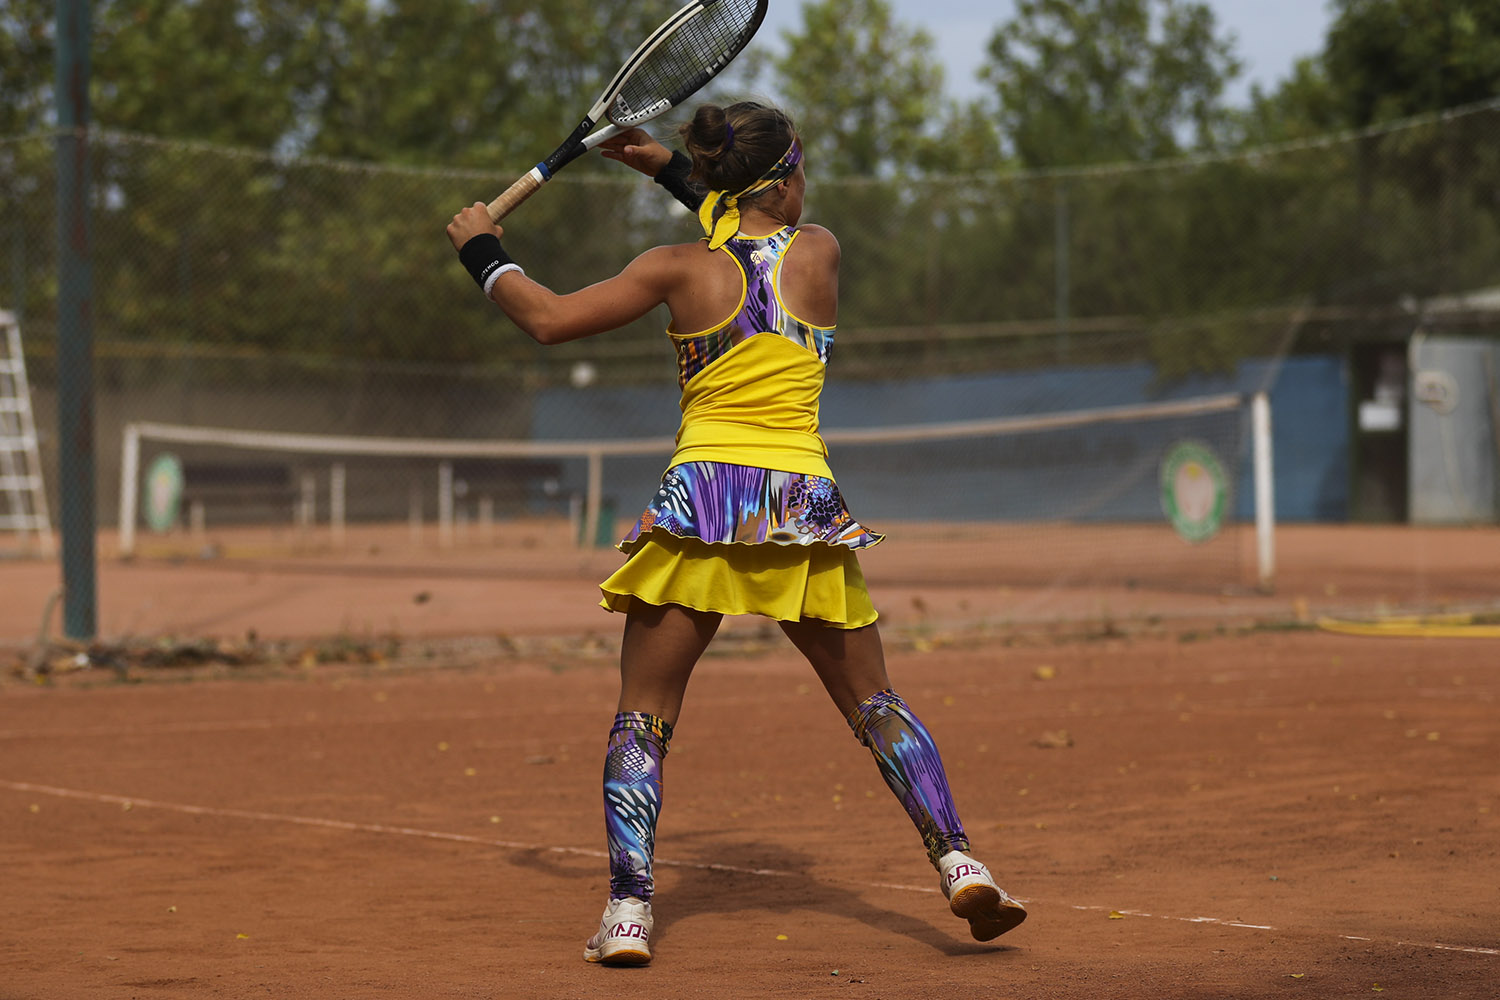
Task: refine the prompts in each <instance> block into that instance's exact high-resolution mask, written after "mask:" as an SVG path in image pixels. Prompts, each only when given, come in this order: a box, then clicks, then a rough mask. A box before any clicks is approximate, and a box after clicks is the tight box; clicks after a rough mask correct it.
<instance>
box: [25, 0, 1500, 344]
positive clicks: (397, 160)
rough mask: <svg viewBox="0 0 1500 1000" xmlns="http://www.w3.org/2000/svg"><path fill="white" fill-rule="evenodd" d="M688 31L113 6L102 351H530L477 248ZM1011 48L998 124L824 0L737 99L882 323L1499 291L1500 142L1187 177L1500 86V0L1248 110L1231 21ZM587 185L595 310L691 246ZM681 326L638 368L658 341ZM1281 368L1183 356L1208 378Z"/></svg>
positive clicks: (1131, 26) (1101, 7) (1198, 16)
mask: <svg viewBox="0 0 1500 1000" xmlns="http://www.w3.org/2000/svg"><path fill="white" fill-rule="evenodd" d="M788 2H790V0H788ZM673 6H675V0H660V2H653V3H649V4H599V3H597V2H595V0H551V2H549V3H541V2H537V0H328V2H315V0H194V2H191V3H184V2H180V0H132V2H130V3H125V2H123V0H94V3H93V12H94V33H93V45H94V47H93V53H92V63H93V79H94V87H95V92H94V101H93V106H94V120H95V122H96V124H97V125H99V126H100V127H101V128H102V129H103V130H104V133H103V134H102V135H101V139H100V141H99V142H97V143H96V144H95V163H96V186H97V187H96V189H97V191H98V201H97V204H98V207H97V209H96V220H97V223H98V225H97V239H98V245H97V250H98V256H97V260H96V267H95V281H96V287H97V299H98V303H99V308H98V317H99V327H98V330H99V337H100V338H101V339H102V340H112V341H116V342H127V343H134V342H145V341H150V342H183V341H192V342H195V343H205V342H206V343H210V344H214V345H218V346H219V347H221V348H223V349H229V348H234V349H237V350H238V349H251V350H261V351H266V352H272V351H281V352H284V351H291V352H297V353H301V354H314V355H319V356H332V357H348V358H359V359H370V358H379V359H389V360H423V361H449V362H459V363H464V364H472V363H475V362H479V361H486V360H490V361H493V360H494V359H496V358H498V357H501V356H502V355H503V354H504V353H505V352H514V351H517V350H520V349H521V348H518V347H516V346H515V345H514V343H513V340H512V338H508V337H506V336H505V335H504V333H503V331H502V330H501V329H500V328H499V327H497V325H496V324H495V323H494V319H493V316H492V315H490V314H489V313H488V312H486V310H485V307H484V304H483V303H482V302H479V301H474V302H470V303H468V304H467V305H465V304H459V305H456V306H455V305H453V304H452V302H453V299H454V297H455V296H468V297H470V298H472V288H467V289H466V288H465V287H464V283H465V281H466V280H467V279H466V278H464V276H463V275H462V273H461V272H459V271H458V270H457V269H456V268H455V267H453V266H452V261H451V253H450V251H449V249H448V247H447V243H446V239H445V238H444V237H443V234H442V225H443V223H444V222H445V221H446V220H447V218H448V216H449V215H451V213H452V212H453V211H454V210H455V209H456V208H457V207H458V206H460V205H462V204H466V203H469V202H472V201H474V200H476V199H480V198H489V197H493V196H494V195H495V194H497V193H498V191H499V190H500V189H501V188H502V187H503V186H504V185H505V184H508V183H509V182H510V180H511V179H513V178H514V176H515V175H517V174H518V173H520V172H521V171H523V170H524V169H525V168H526V167H527V166H528V165H530V164H531V163H533V162H535V160H536V159H537V158H539V157H540V156H542V155H544V154H545V153H546V152H547V151H549V150H550V148H551V146H552V144H553V143H555V142H556V140H557V137H558V136H560V135H561V134H563V133H564V132H565V131H566V130H567V129H568V128H569V127H571V126H572V125H573V124H574V123H575V121H576V116H577V115H578V114H579V113H580V112H581V111H582V110H583V108H584V107H586V105H587V104H588V102H589V101H590V100H591V99H592V98H593V97H594V96H595V93H596V91H597V90H598V88H599V87H600V86H601V84H602V82H603V80H604V78H605V77H606V76H607V75H608V74H610V73H611V72H613V70H614V69H615V68H616V66H617V65H618V62H619V60H620V59H621V58H622V57H623V55H624V54H625V53H624V50H625V49H628V48H629V47H630V45H631V44H632V43H633V42H634V40H635V39H636V38H638V37H640V35H641V34H642V33H643V32H644V31H646V30H648V29H649V28H650V27H652V26H654V25H655V24H656V23H658V22H659V21H660V19H661V18H662V17H663V16H664V15H665V13H667V12H668V11H670V10H671V9H672V7H673ZM52 17H53V11H52V5H51V4H50V3H45V2H43V0H10V2H9V3H7V4H5V5H4V6H3V7H0V199H3V200H4V204H5V207H6V212H5V213H4V216H3V217H0V288H3V289H5V290H6V291H5V294H4V295H3V296H0V298H3V299H4V300H6V301H8V302H17V301H24V302H25V305H26V310H27V315H28V321H29V327H30V329H32V330H33V331H36V330H38V329H39V328H42V327H44V326H45V322H46V310H47V309H48V308H49V302H50V298H51V296H52V295H53V288H52V285H51V284H50V282H51V281H52V278H51V276H50V271H49V254H50V245H51V241H52V240H53V239H55V236H54V228H55V222H54V221H53V220H52V218H51V216H50V208H49V205H50V202H49V201H48V199H49V198H50V183H51V181H50V173H49V171H50V170H51V164H52V158H51V153H50V145H49V143H48V141H47V140H46V139H44V138H36V139H32V140H30V141H19V140H17V139H15V138H14V137H15V136H17V135H23V134H26V133H31V134H33V135H37V134H40V133H42V132H43V131H44V130H45V129H46V128H47V127H48V126H49V123H50V121H51V120H52V119H51V87H52V82H51V81H52V66H51V60H52V42H51V33H52ZM996 20H997V23H996V24H995V27H994V32H993V35H992V38H991V42H990V48H989V53H990V55H989V59H988V61H987V62H986V64H985V67H984V70H983V73H984V79H985V80H986V81H987V89H986V91H985V93H984V95H983V96H982V98H981V99H980V100H978V101H975V102H972V103H969V104H967V105H964V106H960V105H959V104H958V103H957V102H954V101H952V100H950V99H948V98H946V97H945V96H944V93H943V71H942V67H941V66H940V64H939V61H938V56H937V54H936V51H935V47H934V43H933V40H932V38H931V37H930V36H929V35H927V34H926V33H925V32H924V31H921V30H919V29H917V28H915V27H913V26H910V25H906V24H903V23H901V22H900V21H898V20H897V19H896V18H895V17H894V15H893V14H892V9H891V6H890V4H889V3H888V2H887V0H810V2H809V3H807V4H806V5H805V7H804V8H803V10H802V18H801V21H800V23H799V24H798V25H797V26H796V27H795V28H794V29H793V30H790V31H787V32H786V33H785V37H784V38H783V39H781V43H782V44H781V46H780V48H779V50H778V51H777V52H776V53H775V54H771V50H770V48H769V47H765V46H764V45H763V43H764V42H766V41H769V39H762V40H761V41H760V43H758V44H762V46H763V47H762V50H761V54H760V55H759V57H757V55H756V52H755V50H754V49H752V50H751V52H749V53H747V54H746V56H745V57H743V58H744V65H743V67H741V69H744V68H750V69H757V70H758V72H756V73H754V74H752V79H751V83H752V85H751V86H750V87H749V88H745V87H741V86H737V85H736V84H735V83H734V82H732V81H723V82H720V83H717V84H716V86H715V91H714V93H715V94H716V95H722V96H724V97H737V96H740V95H742V94H743V93H744V92H745V91H746V90H747V89H748V90H749V91H750V92H751V93H756V92H770V93H772V94H774V95H776V96H777V97H778V98H779V99H781V100H782V101H784V103H786V104H787V105H788V107H789V109H790V110H791V111H792V112H793V113H794V114H795V115H796V117H797V119H798V121H799V123H800V124H801V125H802V127H803V129H804V132H805V134H806V135H805V137H806V140H807V143H808V146H809V171H810V174H811V176H812V178H813V179H814V184H813V187H812V189H811V194H810V196H809V218H810V219H812V220H815V221H818V222H823V223H826V224H828V225H829V226H831V227H832V228H833V229H834V230H835V231H836V232H837V233H838V234H839V237H840V239H841V241H842V242H843V244H844V248H845V259H846V261H847V262H848V266H847V267H846V271H845V275H844V285H845V302H846V303H847V306H846V309H845V317H846V319H845V321H846V322H847V323H850V324H852V325H858V326H883V327H887V328H889V329H890V331H891V332H888V333H887V334H885V335H883V336H888V337H889V338H890V339H891V340H892V341H893V342H895V341H896V340H898V338H900V337H902V336H905V335H906V334H905V333H900V332H894V331H910V330H917V331H924V334H923V335H926V333H927V332H930V333H931V335H932V336H934V337H936V336H937V335H938V331H940V330H953V329H960V328H962V329H968V328H970V327H974V328H977V327H980V326H983V325H985V324H991V325H993V324H995V323H997V322H1012V323H1030V324H1033V325H1034V327H1035V328H1036V329H1038V330H1041V331H1046V332H1049V333H1050V332H1052V331H1055V330H1059V329H1083V328H1084V327H1088V326H1090V324H1093V325H1094V326H1095V327H1097V326H1098V324H1100V323H1103V322H1105V318H1108V317H1117V318H1123V319H1121V322H1129V323H1135V324H1136V326H1137V328H1138V327H1139V324H1140V322H1141V321H1142V319H1145V320H1147V321H1149V322H1151V323H1155V324H1156V325H1157V326H1160V327H1162V328H1165V327H1167V326H1171V325H1172V324H1174V323H1175V324H1177V326H1178V327H1181V325H1182V324H1181V320H1182V318H1183V317H1193V316H1203V315H1218V314H1241V313H1246V312H1247V311H1250V310H1254V309H1256V308H1260V307H1263V306H1267V305H1277V304H1284V303H1287V302H1292V301H1301V300H1302V299H1304V298H1305V297H1308V296H1313V297H1320V296H1321V297H1323V298H1324V299H1327V300H1333V299H1338V298H1340V296H1344V295H1346V294H1347V293H1346V292H1345V291H1339V290H1340V289H1348V288H1349V287H1353V286H1358V285H1361V283H1363V285H1364V286H1367V287H1369V288H1373V289H1375V291H1374V292H1372V293H1371V295H1369V296H1365V298H1371V297H1373V298H1380V297H1385V298H1387V299H1389V298H1393V297H1397V296H1399V295H1401V294H1407V293H1411V294H1425V293H1427V292H1429V291H1431V290H1433V289H1436V288H1443V287H1447V286H1449V285H1451V286H1453V287H1472V285H1473V284H1474V283H1475V282H1477V281H1480V280H1483V277H1482V276H1483V275H1484V274H1485V273H1486V268H1487V267H1489V266H1490V265H1492V264H1493V263H1494V255H1493V254H1488V251H1486V250H1485V249H1484V248H1485V247H1487V246H1488V245H1489V244H1487V243H1486V242H1485V241H1486V240H1489V239H1491V237H1492V234H1493V231H1494V229H1495V220H1496V216H1497V214H1500V206H1497V204H1496V200H1495V197H1494V185H1493V182H1492V178H1493V176H1495V174H1496V173H1497V171H1500V163H1497V162H1496V158H1497V153H1496V141H1495V140H1496V137H1495V135H1494V134H1491V133H1490V132H1487V131H1486V129H1492V128H1493V119H1492V118H1482V119H1481V118H1474V119H1465V120H1464V121H1461V122H1460V121H1455V122H1452V123H1449V124H1447V125H1445V126H1443V127H1442V128H1437V127H1434V128H1433V129H1431V130H1428V131H1422V130H1409V131H1407V132H1404V133H1403V134H1402V135H1401V136H1399V137H1393V138H1391V139H1370V140H1366V141H1365V142H1363V143H1360V144H1348V145H1337V146H1319V147H1314V148H1310V149H1308V150H1307V151H1305V152H1301V153H1290V152H1289V153H1284V154H1279V155H1277V156H1272V157H1259V158H1257V157H1250V156H1244V157H1238V158H1235V157H1229V158H1226V159H1222V160H1220V161H1218V162H1214V163H1206V164H1198V165H1193V164H1190V163H1182V162H1175V161H1171V158H1172V157H1176V156H1180V155H1182V154H1187V153H1195V152H1231V153H1232V152H1233V151H1234V150H1235V149H1236V148H1243V147H1247V146H1255V145H1257V144H1260V143H1264V142H1277V141H1282V140H1287V139H1311V138H1313V137H1316V136H1321V135H1324V134H1326V133H1328V132H1330V131H1334V130H1338V129H1344V128H1351V127H1363V126H1367V125H1370V124H1373V123H1378V122H1381V121H1386V120H1389V119H1390V118H1392V117H1399V116H1402V115H1409V114H1413V113H1417V112H1423V111H1431V110H1436V109H1439V108H1445V107H1451V106H1453V105H1455V104H1461V103H1464V102H1470V101H1475V100H1482V99H1484V98H1486V97H1488V96H1493V95H1495V94H1496V93H1500V7H1497V5H1495V4H1493V3H1483V2H1480V0H1454V2H1452V3H1445V4H1443V5H1434V4H1431V3H1428V2H1426V0H1337V4H1336V7H1335V18H1334V23H1333V27H1332V29H1331V30H1330V32H1329V36H1328V39H1327V44H1326V47H1325V50H1324V51H1323V52H1322V53H1320V54H1319V55H1317V56H1315V57H1311V58H1309V59H1307V60H1304V61H1303V62H1302V63H1300V64H1299V65H1298V66H1297V67H1296V69H1295V70H1294V72H1293V73H1292V75H1291V76H1289V78H1288V79H1286V80H1285V81H1282V82H1281V83H1280V84H1279V85H1278V86H1277V87H1276V88H1273V89H1272V90H1270V91H1269V92H1261V91H1257V92H1255V93H1254V95H1253V98H1252V101H1251V105H1250V107H1248V108H1244V109H1235V108H1231V107H1229V106H1227V104H1226V103H1225V98H1224V92H1225V86H1226V84H1227V83H1229V82H1230V81H1231V80H1233V79H1234V77H1235V76H1236V74H1237V73H1238V72H1239V62H1238V59H1237V58H1236V55H1235V50H1234V41H1233V39H1232V38H1231V37H1229V36H1228V35H1226V34H1225V33H1224V32H1223V31H1222V30H1221V28H1220V26H1219V25H1218V24H1217V23H1216V22H1215V20H1214V18H1213V15H1212V13H1211V11H1210V10H1209V8H1208V7H1207V6H1206V5H1205V4H1204V3H1201V2H1194V0H1071V2H1065V0H1018V2H1017V4H1016V5H1015V12H1014V16H1013V17H1011V18H1009V19H1007V20H1004V21H1001V20H1000V16H999V15H998V14H997V15H996ZM622 40H623V41H622ZM670 124H671V123H669V122H668V123H662V124H660V125H658V126H656V131H657V132H658V134H663V135H665V134H666V133H667V132H668V131H669V129H670ZM120 131H126V132H139V133H144V134H145V135H147V136H153V137H160V140H163V141H157V140H156V139H150V140H148V139H139V140H137V139H129V140H127V139H122V138H119V136H118V133H119V132H120ZM194 142H203V143H209V144H212V145H213V147H214V148H212V149H208V148H202V147H201V146H198V145H195V144H194ZM301 154H310V155H311V156H312V157H314V159H312V160H308V159H303V158H299V157H300V156H301ZM318 157H324V158H332V160H333V161H336V162H330V161H329V160H322V159H316V158H318ZM1164 159H1166V160H1167V161H1169V163H1170V165H1166V164H1163V163H1162V161H1163V160H1164ZM1147 163H1151V164H1154V165H1153V166H1152V168H1151V169H1147V170H1142V169H1134V167H1139V166H1142V165H1144V164H1147ZM376 164H378V165H379V168H378V169H377V168H376V167H375V165H376ZM365 165H368V166H369V169H366V166H365ZM561 187H563V188H565V190H561V189H558V190H549V191H548V192H546V193H544V194H542V195H539V196H538V197H537V198H535V199H533V200H532V201H531V202H529V203H528V204H527V206H526V208H525V210H524V212H523V213H518V215H517V216H516V217H515V218H514V220H512V224H511V225H510V226H509V227H508V232H507V245H508V246H511V247H512V249H513V252H515V253H516V254H517V256H518V257H519V256H521V255H523V254H524V257H525V260H526V261H527V266H528V268H529V269H530V270H531V271H532V273H534V274H536V275H537V276H538V277H541V278H543V279H544V280H549V281H551V282H553V283H555V284H556V285H557V286H559V287H562V288H571V287H578V286H579V285H581V284H584V283H586V282H588V281H590V280H593V279H595V278H596V277H598V276H600V275H602V274H605V273H608V272H609V271H610V270H611V269H613V268H616V267H618V266H620V265H622V264H623V263H624V262H625V261H626V260H628V259H629V257H630V256H632V255H633V254H634V253H636V252H638V251H639V250H641V249H642V248H644V247H645V246H647V245H649V244H650V243H653V242H659V241H662V240H670V239H689V238H691V237H692V235H693V229H692V223H691V221H690V220H688V219H686V218H685V217H683V216H680V215H674V214H672V212H671V210H670V208H666V207H664V206H665V205H666V204H667V203H666V201H665V199H664V198H663V197H662V195H661V193H660V192H659V191H657V190H656V189H654V188H653V187H652V186H650V185H649V184H646V183H645V182H643V181H642V180H641V179H640V178H637V177H633V176H631V175H629V174H628V173H625V172H622V171H621V170H620V169H619V168H618V167H616V166H613V165H610V164H607V163H605V162H604V161H603V160H602V159H601V158H598V157H591V158H586V159H585V160H584V161H582V162H580V163H578V164H576V165H575V166H573V167H570V168H569V172H568V176H567V178H566V180H565V181H563V182H561ZM1487 234H1489V235H1487ZM1392 275H1395V276H1397V277H1391V276H1392ZM39 324H41V327H39ZM660 325H661V322H660V320H659V319H656V318H652V319H648V320H646V321H643V322H642V324H640V327H639V329H638V330H636V331H635V332H634V333H631V334H625V335H623V336H622V337H619V338H615V340H614V341H613V343H629V342H630V341H631V339H632V337H635V338H637V339H638V341H639V342H640V343H645V342H646V341H647V339H648V338H649V339H650V341H651V343H652V344H657V342H658V340H659V327H660ZM1174 337H1175V338H1176V339H1175V340H1173V338H1174ZM1245 342H1246V341H1245V338H1244V337H1243V336H1242V335H1241V332H1240V331H1236V330H1234V329H1221V328H1218V327H1215V328H1214V329H1213V330H1207V331H1206V332H1205V330H1202V329H1200V330H1196V331H1194V330H1191V329H1189V331H1188V332H1187V333H1182V332H1181V330H1180V329H1179V332H1178V333H1176V334H1172V335H1170V336H1168V335H1165V334H1164V335H1162V338H1161V339H1160V343H1161V344H1170V345H1172V346H1171V349H1170V350H1168V351H1166V354H1169V355H1170V356H1171V357H1173V358H1177V359H1186V361H1185V363H1186V364H1188V365H1189V367H1194V368H1201V367H1204V366H1208V365H1211V364H1212V363H1215V362H1214V361H1213V359H1214V358H1218V359H1220V361H1222V359H1223V358H1224V357H1226V356H1227V355H1226V352H1227V351H1232V350H1237V349H1240V348H1239V347H1236V346H1235V345H1243V344H1244V343H1245ZM1074 345H1075V346H1076V345H1077V340H1076V339H1075V340H1074ZM522 346H523V347H524V346H525V345H522ZM658 346H659V345H658ZM900 346H901V349H906V348H907V347H908V346H909V345H905V344H903V345H900ZM632 349H634V348H632ZM894 349H895V348H893V350H894ZM569 350H571V349H569ZM554 353H557V352H554ZM566 354H567V352H566V351H564V352H562V354H561V355H560V356H566Z"/></svg>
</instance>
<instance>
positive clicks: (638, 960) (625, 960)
mask: <svg viewBox="0 0 1500 1000" xmlns="http://www.w3.org/2000/svg"><path fill="white" fill-rule="evenodd" d="M583 960H584V961H585V962H598V963H599V964H600V965H649V964H650V963H651V953H650V952H649V951H643V950H642V949H641V948H639V947H636V946H633V945H621V946H617V947H615V948H611V947H609V946H608V945H605V946H604V947H603V948H599V949H597V950H595V949H593V948H584V949H583Z"/></svg>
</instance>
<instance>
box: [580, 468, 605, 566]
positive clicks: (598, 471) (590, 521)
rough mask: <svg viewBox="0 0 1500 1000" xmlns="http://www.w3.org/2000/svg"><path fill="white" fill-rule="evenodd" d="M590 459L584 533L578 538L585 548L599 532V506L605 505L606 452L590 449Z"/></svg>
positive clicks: (584, 509) (590, 544)
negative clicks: (603, 498)
mask: <svg viewBox="0 0 1500 1000" xmlns="http://www.w3.org/2000/svg"><path fill="white" fill-rule="evenodd" d="M588 459H589V481H588V487H587V494H586V495H585V497H584V501H583V534H581V535H580V536H579V538H578V544H579V545H580V546H582V547H583V548H592V547H593V545H594V538H595V536H597V535H598V534H599V508H600V507H601V506H603V500H602V497H603V494H604V453H603V452H600V451H590V452H589V454H588Z"/></svg>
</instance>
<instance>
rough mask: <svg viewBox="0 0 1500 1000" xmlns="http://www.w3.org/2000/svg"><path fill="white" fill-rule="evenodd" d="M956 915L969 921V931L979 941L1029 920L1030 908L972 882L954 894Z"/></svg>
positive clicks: (950, 903) (954, 913) (953, 905)
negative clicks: (1027, 912)
mask: <svg viewBox="0 0 1500 1000" xmlns="http://www.w3.org/2000/svg"><path fill="white" fill-rule="evenodd" d="M948 908H949V909H950V910H952V911H953V915H954V916H957V917H963V918H964V919H965V920H967V921H968V922H969V933H970V934H973V935H974V940H975V941H993V940H995V938H997V937H999V936H1000V935H1001V934H1004V933H1005V932H1006V931H1010V930H1015V929H1016V928H1017V927H1019V926H1020V925H1021V921H1023V920H1025V919H1026V910H1025V908H1024V907H1022V906H1021V905H1020V904H1019V903H1017V902H1015V901H1014V900H1009V899H1002V897H1001V895H1000V892H999V890H998V889H995V888H994V887H993V886H988V885H971V886H969V887H967V888H965V889H960V890H959V891H958V892H956V893H954V895H953V898H952V899H950V900H949V901H948Z"/></svg>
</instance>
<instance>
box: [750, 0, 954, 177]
mask: <svg viewBox="0 0 1500 1000" xmlns="http://www.w3.org/2000/svg"><path fill="white" fill-rule="evenodd" d="M784 41H785V43H786V49H785V51H784V52H783V53H782V54H781V55H780V56H778V57H777V58H775V59H773V60H772V61H771V69H772V71H773V81H772V82H773V83H774V85H775V87H776V89H777V90H778V91H779V92H780V93H781V94H782V95H784V98H785V100H786V101H787V103H788V104H789V105H790V106H791V107H792V108H793V109H795V111H796V117H797V123H798V126H799V127H800V128H801V129H802V131H803V132H805V133H806V140H805V142H806V145H807V147H808V149H807V152H808V162H809V163H810V164H811V165H813V167H814V169H816V170H818V171H819V172H821V173H824V174H830V175H844V176H847V175H854V176H858V177H873V176H876V175H878V174H882V173H889V172H891V171H892V170H902V169H907V168H910V167H912V166H913V165H915V164H917V163H919V162H922V161H923V160H924V158H926V157H928V156H929V154H930V151H931V147H932V145H933V143H934V138H933V131H934V129H933V125H934V124H935V123H936V120H937V118H938V116H939V115H940V114H941V112H942V108H943V100H942V96H943V71H942V68H941V67H940V66H939V65H938V64H937V61H936V58H935V56H934V54H933V42H932V37H931V36H930V35H928V34H927V33H926V32H925V31H922V30H920V29H915V30H914V29H912V28H909V27H907V26H906V25H903V24H899V23H896V22H894V21H893V19H892V16H891V7H890V4H888V3H886V2H885V0H813V2H810V3H808V4H807V5H806V6H804V7H803V8H802V26H801V30H800V31H797V32H788V33H786V38H785V39H784Z"/></svg>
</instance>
